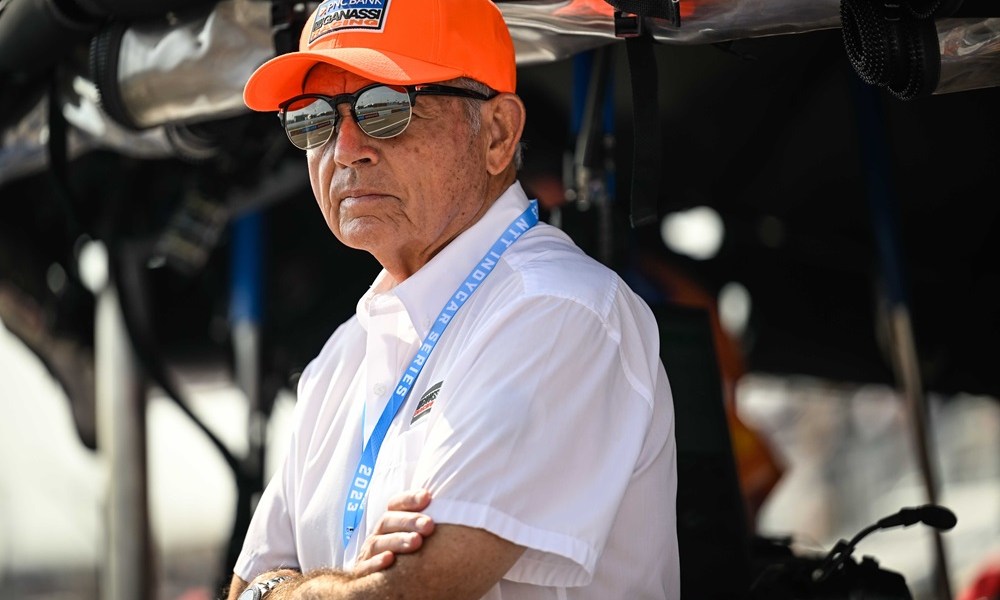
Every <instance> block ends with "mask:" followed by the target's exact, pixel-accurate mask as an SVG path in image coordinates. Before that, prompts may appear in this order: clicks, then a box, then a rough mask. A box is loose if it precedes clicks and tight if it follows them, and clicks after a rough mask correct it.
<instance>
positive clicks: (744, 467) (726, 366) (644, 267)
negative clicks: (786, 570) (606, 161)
mask: <svg viewBox="0 0 1000 600" xmlns="http://www.w3.org/2000/svg"><path fill="white" fill-rule="evenodd" d="M639 270H640V272H642V274H643V275H645V276H646V278H647V279H649V280H650V281H651V282H652V283H654V284H655V285H656V287H657V288H658V289H659V290H660V291H661V292H662V293H663V294H664V296H666V297H667V298H668V299H669V301H670V302H671V303H673V304H677V305H680V306H690V307H695V308H701V309H703V310H706V311H707V312H708V315H709V319H710V321H711V324H712V336H713V338H714V339H715V353H716V356H717V357H718V361H719V371H720V376H721V379H722V386H723V397H724V398H725V402H726V418H727V420H728V422H729V436H730V439H731V441H732V445H733V454H734V457H735V459H736V475H737V477H738V478H739V484H740V492H741V493H742V495H743V503H744V505H745V507H746V512H747V523H749V524H750V526H751V529H755V525H756V522H757V514H758V512H759V511H760V508H761V506H762V505H763V504H764V501H765V500H766V499H767V497H768V495H769V494H770V493H771V491H772V490H773V489H774V486H775V485H777V483H778V481H779V480H780V479H781V475H782V473H784V466H783V465H782V462H781V461H780V459H779V458H778V456H777V454H776V453H775V451H774V450H773V448H772V447H771V444H770V442H769V441H768V440H767V438H766V437H765V436H764V435H763V434H761V433H760V432H758V431H756V430H755V429H753V428H751V427H749V426H748V425H747V424H746V423H744V422H743V421H742V420H740V418H739V415H737V414H736V384H737V382H738V381H739V379H740V377H742V376H743V375H744V374H745V373H746V365H745V363H744V361H743V352H742V350H741V349H740V346H739V342H738V341H737V340H735V339H734V338H733V337H732V336H730V335H729V334H727V333H726V331H725V330H724V329H723V328H722V325H721V324H720V322H719V313H718V308H717V306H716V302H715V298H714V297H712V295H710V294H709V293H708V292H707V291H705V289H704V288H702V287H701V286H700V285H699V284H698V283H697V282H695V281H694V280H693V279H691V278H690V277H688V276H687V275H685V274H684V273H682V272H681V270H680V269H678V268H676V267H674V266H672V265H671V264H670V263H668V262H667V261H666V260H665V259H663V258H659V257H654V256H650V255H648V254H647V255H644V256H643V257H641V258H640V260H639Z"/></svg>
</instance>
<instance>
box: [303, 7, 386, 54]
mask: <svg viewBox="0 0 1000 600" xmlns="http://www.w3.org/2000/svg"><path fill="white" fill-rule="evenodd" d="M389 1H390V0H326V1H325V2H323V3H322V4H320V5H319V8H317V9H316V17H315V19H314V20H313V24H312V30H311V31H310V32H309V43H310V44H312V43H313V42H315V41H316V40H318V39H319V38H321V37H323V36H326V35H329V34H331V33H337V32H338V31H374V32H379V31H382V28H383V27H385V15H386V13H387V12H389Z"/></svg>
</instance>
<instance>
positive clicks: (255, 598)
mask: <svg viewBox="0 0 1000 600" xmlns="http://www.w3.org/2000/svg"><path fill="white" fill-rule="evenodd" d="M286 579H288V577H285V576H284V575H279V576H278V577H272V578H271V579H268V580H267V581H261V582H260V583H255V584H254V585H251V586H250V587H248V588H247V589H245V590H243V593H242V594H240V595H239V597H238V598H237V599H236V600H261V598H263V597H264V596H266V595H267V593H268V592H270V591H271V590H272V589H274V586H276V585H278V584H279V583H281V582H282V581H284V580H286Z"/></svg>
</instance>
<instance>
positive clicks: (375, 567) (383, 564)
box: [354, 552, 396, 577]
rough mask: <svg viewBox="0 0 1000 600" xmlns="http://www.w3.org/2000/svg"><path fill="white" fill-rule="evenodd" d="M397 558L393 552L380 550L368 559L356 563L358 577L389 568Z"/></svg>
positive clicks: (355, 568)
mask: <svg viewBox="0 0 1000 600" xmlns="http://www.w3.org/2000/svg"><path fill="white" fill-rule="evenodd" d="M395 560H396V556H395V555H394V554H393V553H392V552H380V553H378V554H376V555H375V556H373V557H371V558H369V559H367V560H361V561H358V562H356V563H354V574H355V575H356V576H358V577H364V576H365V575H371V574H372V573H377V572H379V571H382V570H384V569H388V568H389V566H390V565H392V563H393V562H394V561H395Z"/></svg>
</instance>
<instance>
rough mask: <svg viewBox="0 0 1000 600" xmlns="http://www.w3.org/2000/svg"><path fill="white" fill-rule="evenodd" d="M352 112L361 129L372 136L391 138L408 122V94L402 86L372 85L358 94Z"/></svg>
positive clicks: (401, 131) (400, 131)
mask: <svg viewBox="0 0 1000 600" xmlns="http://www.w3.org/2000/svg"><path fill="white" fill-rule="evenodd" d="M354 114H356V115H357V118H358V126H359V127H361V131H364V132H365V133H367V134H368V135H370V136H372V137H373V138H379V139H386V138H391V137H394V136H397V135H399V134H401V133H403V130H404V129H406V126H407V125H409V124H410V96H409V95H408V94H407V93H406V90H405V89H403V88H398V87H390V86H387V85H380V86H378V87H373V88H371V89H369V90H365V91H364V92H362V94H361V95H360V96H358V101H357V102H356V103H355V105H354Z"/></svg>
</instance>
